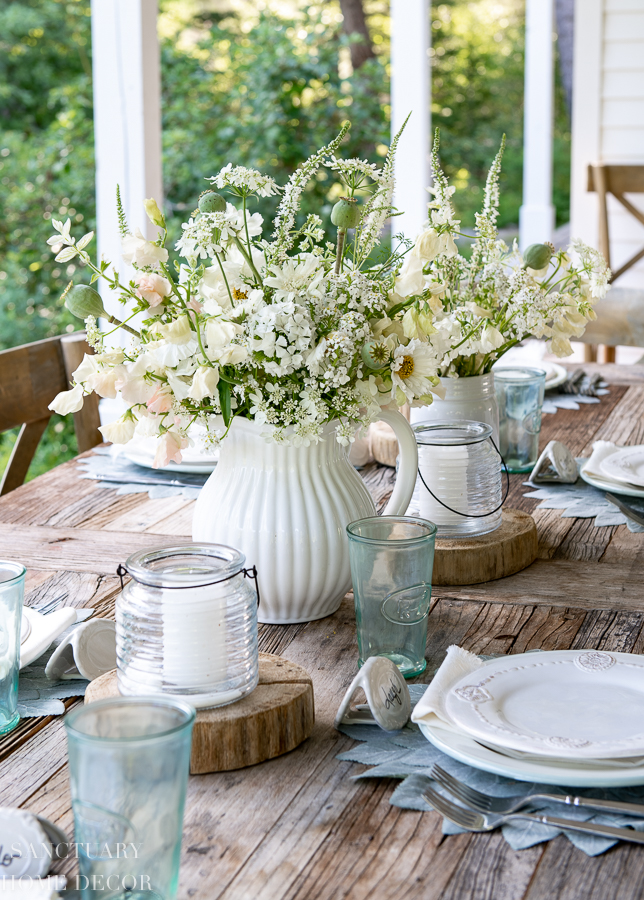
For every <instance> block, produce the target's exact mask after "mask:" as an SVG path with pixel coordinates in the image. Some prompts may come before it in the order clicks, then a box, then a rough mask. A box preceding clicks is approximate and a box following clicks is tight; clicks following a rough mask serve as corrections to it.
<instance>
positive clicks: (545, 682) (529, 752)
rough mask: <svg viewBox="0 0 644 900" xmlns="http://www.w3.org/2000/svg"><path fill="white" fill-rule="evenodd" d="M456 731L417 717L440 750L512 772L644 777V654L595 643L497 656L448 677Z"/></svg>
mask: <svg viewBox="0 0 644 900" xmlns="http://www.w3.org/2000/svg"><path fill="white" fill-rule="evenodd" d="M445 707H446V711H447V714H448V716H449V719H450V720H451V722H452V723H453V726H454V729H453V730H450V729H448V728H445V727H442V728H441V727H439V726H438V725H431V726H430V725H427V724H424V723H421V724H420V728H421V731H422V732H423V734H424V735H425V737H427V739H428V740H429V741H431V743H432V744H434V745H435V746H437V747H438V748H439V749H440V750H442V751H443V752H444V753H447V754H448V755H449V756H452V757H454V758H455V759H458V760H460V761H461V762H464V763H467V764H468V765H472V766H475V767H477V768H479V769H484V770H486V771H489V772H494V773H496V774H498V775H505V776H509V777H512V778H517V779H519V780H521V781H532V782H542V783H548V784H561V785H570V786H586V787H599V786H602V787H616V786H621V785H633V784H644V657H643V656H636V655H631V654H628V653H607V652H604V651H596V650H565V651H548V652H545V653H524V654H519V655H516V656H510V657H504V658H502V659H498V660H493V661H492V662H489V663H487V664H486V665H484V666H483V667H481V668H480V669H477V670H476V671H475V672H473V673H472V674H470V675H467V676H465V677H464V678H461V679H460V681H457V682H456V683H455V684H454V685H452V687H451V689H450V690H449V691H448V693H447V696H446V698H445Z"/></svg>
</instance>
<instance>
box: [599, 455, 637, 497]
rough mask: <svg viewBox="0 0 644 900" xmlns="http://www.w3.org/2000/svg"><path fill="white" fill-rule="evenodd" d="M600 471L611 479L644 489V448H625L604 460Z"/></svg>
mask: <svg viewBox="0 0 644 900" xmlns="http://www.w3.org/2000/svg"><path fill="white" fill-rule="evenodd" d="M600 469H601V470H602V472H603V473H604V474H605V475H607V476H608V477H609V478H615V479H616V480H617V481H622V482H625V483H626V484H634V485H637V487H644V447H643V446H642V445H639V446H637V447H624V449H623V450H618V451H617V453H611V455H610V456H607V457H606V459H603V460H602V462H601V464H600Z"/></svg>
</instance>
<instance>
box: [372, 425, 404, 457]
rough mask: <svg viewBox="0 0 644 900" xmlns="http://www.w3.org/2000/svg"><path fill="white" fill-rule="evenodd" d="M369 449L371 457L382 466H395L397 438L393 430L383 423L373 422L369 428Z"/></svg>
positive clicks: (397, 448)
mask: <svg viewBox="0 0 644 900" xmlns="http://www.w3.org/2000/svg"><path fill="white" fill-rule="evenodd" d="M369 448H370V450H371V455H372V456H373V458H374V459H375V460H376V462H379V463H380V464H381V465H383V466H394V468H395V466H396V457H397V456H398V450H399V447H398V438H397V437H396V435H395V433H394V430H393V428H391V426H390V425H387V424H386V423H385V422H374V423H373V425H370V426H369Z"/></svg>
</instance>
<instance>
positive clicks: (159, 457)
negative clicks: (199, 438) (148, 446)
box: [152, 431, 188, 469]
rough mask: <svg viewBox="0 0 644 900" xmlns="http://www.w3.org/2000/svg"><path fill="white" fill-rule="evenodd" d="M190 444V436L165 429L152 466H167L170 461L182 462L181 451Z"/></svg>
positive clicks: (156, 467)
mask: <svg viewBox="0 0 644 900" xmlns="http://www.w3.org/2000/svg"><path fill="white" fill-rule="evenodd" d="M187 446H188V438H186V437H182V436H181V435H180V434H177V432H174V431H165V432H164V433H163V434H162V435H161V437H160V438H159V441H158V443H157V452H156V454H155V456H154V462H153V463H152V467H153V468H154V469H159V468H162V467H163V466H167V465H168V463H170V462H176V463H180V462H181V451H182V450H184V449H185V448H186V447H187Z"/></svg>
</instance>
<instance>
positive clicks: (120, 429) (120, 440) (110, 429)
mask: <svg viewBox="0 0 644 900" xmlns="http://www.w3.org/2000/svg"><path fill="white" fill-rule="evenodd" d="M135 429H136V419H134V418H125V417H123V418H121V419H118V420H117V421H116V422H108V424H107V425H100V426H99V429H98V430H99V431H100V432H101V434H102V435H103V437H104V438H105V440H106V441H109V442H110V443H111V444H127V443H128V441H131V440H132V438H133V437H134V431H135Z"/></svg>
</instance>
